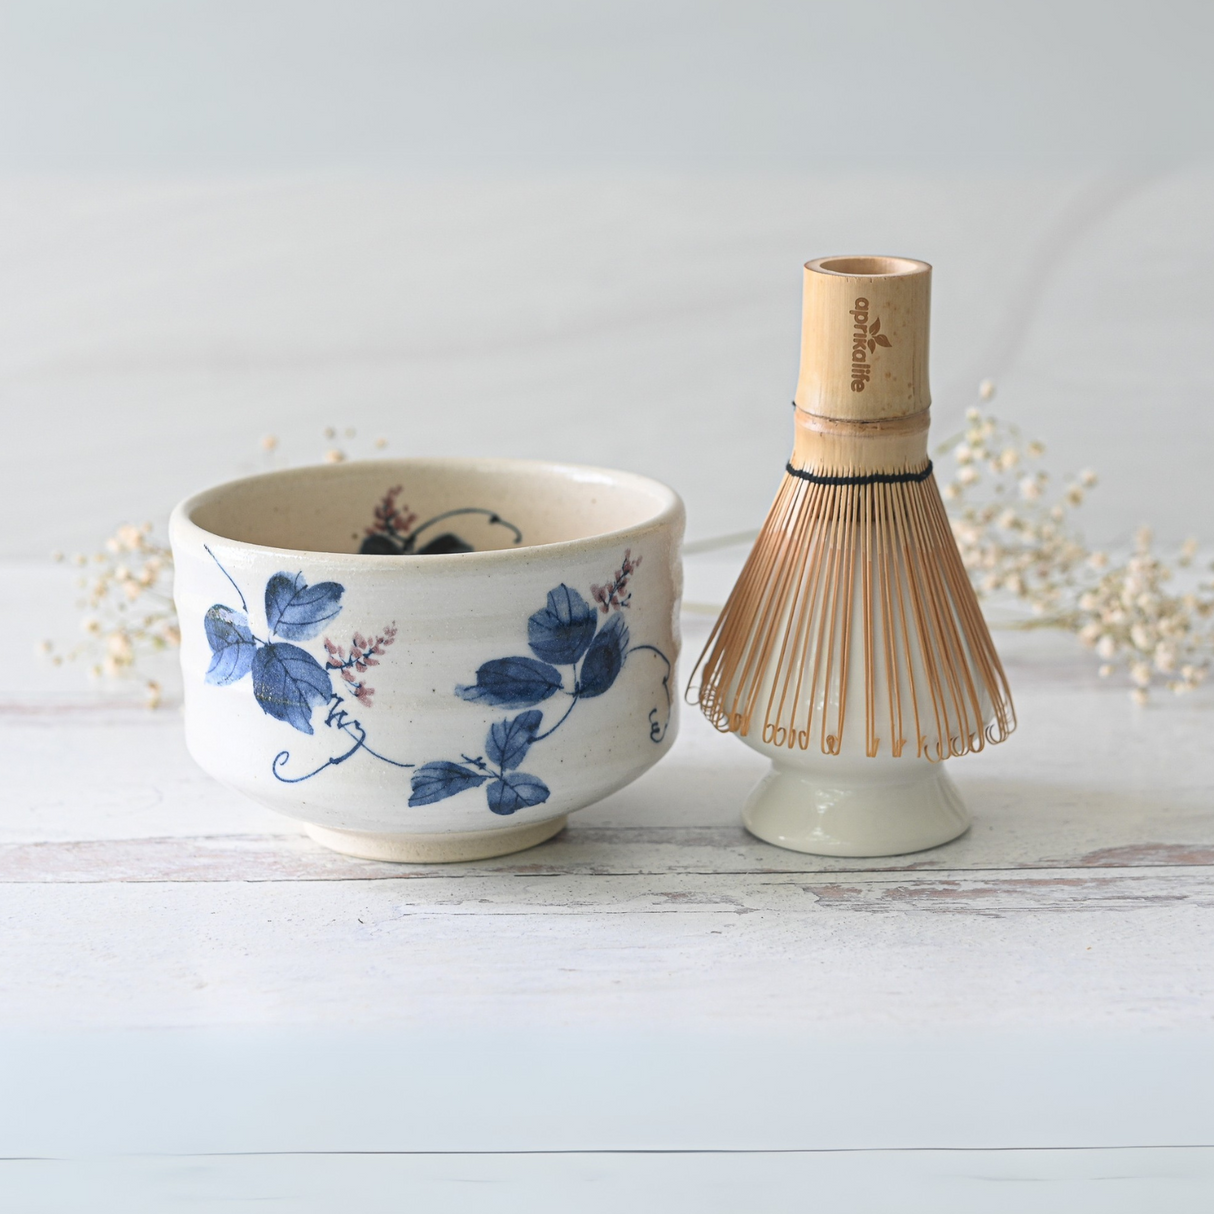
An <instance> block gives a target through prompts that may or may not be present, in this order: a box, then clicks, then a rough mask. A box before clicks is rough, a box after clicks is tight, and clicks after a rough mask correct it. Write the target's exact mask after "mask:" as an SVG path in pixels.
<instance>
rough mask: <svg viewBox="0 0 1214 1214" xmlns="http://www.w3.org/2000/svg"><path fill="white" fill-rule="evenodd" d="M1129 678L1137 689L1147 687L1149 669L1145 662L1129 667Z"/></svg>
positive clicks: (1149, 676) (1149, 674) (1149, 678)
mask: <svg viewBox="0 0 1214 1214" xmlns="http://www.w3.org/2000/svg"><path fill="white" fill-rule="evenodd" d="M1130 678H1131V680H1132V681H1133V682H1135V683H1136V684H1137V685H1138V686H1139V687H1147V686H1149V685H1150V682H1151V668H1150V666H1148V665H1147V664H1146V662H1135V663H1134V664H1133V665H1132V666H1131V667H1130Z"/></svg>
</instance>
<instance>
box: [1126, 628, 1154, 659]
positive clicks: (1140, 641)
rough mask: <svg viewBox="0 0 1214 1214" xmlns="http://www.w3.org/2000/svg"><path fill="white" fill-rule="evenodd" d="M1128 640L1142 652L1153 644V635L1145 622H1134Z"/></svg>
mask: <svg viewBox="0 0 1214 1214" xmlns="http://www.w3.org/2000/svg"><path fill="white" fill-rule="evenodd" d="M1130 640H1131V641H1133V642H1134V648H1135V649H1141V650H1142V651H1143V653H1146V652H1147V651H1148V650H1149V649H1152V648H1153V647H1154V645H1155V637H1154V635H1153V634H1152V632H1151V630H1150V629H1149V628H1148V627H1147V626H1146V625H1145V624H1135V625H1134V626H1133V627H1132V628H1131V629H1130Z"/></svg>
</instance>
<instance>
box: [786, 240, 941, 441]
mask: <svg viewBox="0 0 1214 1214" xmlns="http://www.w3.org/2000/svg"><path fill="white" fill-rule="evenodd" d="M931 290H932V268H931V266H929V265H928V264H927V263H926V262H924V261H913V260H911V259H910V258H907V257H820V258H818V259H817V260H816V261H811V262H808V263H807V264H806V266H805V285H804V306H803V309H802V327H801V374H800V377H799V378H798V381H797V395H796V403H797V408H798V409H800V410H803V411H804V412H805V413H809V414H813V415H815V416H817V417H824V418H834V419H837V420H840V421H852V422H872V421H878V420H882V419H888V418H900V417H908V416H910V415H912V414H916V413H923V412H926V410H927V409H928V408H929V407H930V405H931V403H932V397H931V390H930V388H929V387H928V374H927V351H928V338H929V316H930V312H931Z"/></svg>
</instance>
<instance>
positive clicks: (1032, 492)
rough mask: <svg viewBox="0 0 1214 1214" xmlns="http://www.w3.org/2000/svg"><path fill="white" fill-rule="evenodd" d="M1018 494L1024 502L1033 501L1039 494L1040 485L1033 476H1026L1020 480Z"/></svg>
mask: <svg viewBox="0 0 1214 1214" xmlns="http://www.w3.org/2000/svg"><path fill="white" fill-rule="evenodd" d="M1020 496H1021V497H1022V498H1024V500H1025V501H1026V502H1035V501H1036V500H1037V499H1038V498H1039V497H1040V496H1041V486H1040V485H1039V484H1038V483H1037V481H1036V480H1035V479H1034V478H1033V477H1031V476H1026V477H1025V478H1024V479H1023V480H1022V481H1021V482H1020Z"/></svg>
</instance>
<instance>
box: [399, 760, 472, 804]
mask: <svg viewBox="0 0 1214 1214" xmlns="http://www.w3.org/2000/svg"><path fill="white" fill-rule="evenodd" d="M487 779H489V775H488V773H487V772H483V771H475V770H474V769H473V768H471V767H463V766H461V765H460V764H459V763H448V762H445V761H443V762H438V763H423V764H422V766H421V767H419V768H418V769H417V770H416V771H415V772H414V773H413V779H412V782H411V783H412V788H413V794H412V796H410V798H409V804H410V805H432V804H433V803H434V802H435V801H442V800H444V799H445V798H447V797H453V796H455V794H456V793H459V792H463V791H464V790H465V789H468V788H477V787H479V786H480V785H481V784H484V782H485V781H486V780H487Z"/></svg>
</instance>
